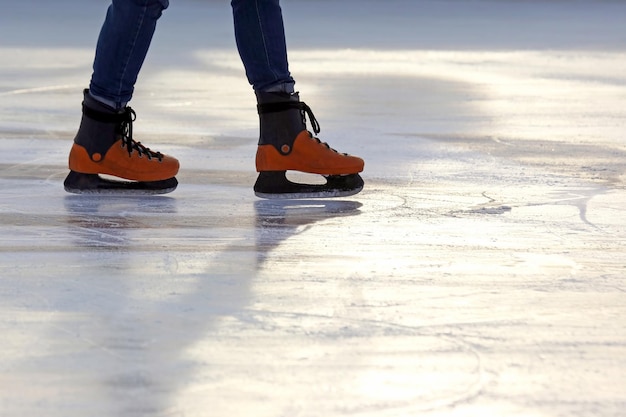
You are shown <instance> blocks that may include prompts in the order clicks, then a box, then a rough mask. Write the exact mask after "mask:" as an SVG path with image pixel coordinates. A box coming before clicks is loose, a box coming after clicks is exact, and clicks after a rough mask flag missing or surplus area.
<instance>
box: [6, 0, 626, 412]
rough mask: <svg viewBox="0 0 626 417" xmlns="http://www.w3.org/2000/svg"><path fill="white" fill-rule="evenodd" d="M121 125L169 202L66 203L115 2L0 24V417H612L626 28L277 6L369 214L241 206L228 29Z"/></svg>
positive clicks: (207, 17) (304, 204)
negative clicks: (161, 155)
mask: <svg viewBox="0 0 626 417" xmlns="http://www.w3.org/2000/svg"><path fill="white" fill-rule="evenodd" d="M171 3H172V4H171V6H170V8H169V9H168V10H167V11H166V12H165V14H164V16H163V19H162V21H161V22H160V24H159V30H158V32H157V35H156V36H155V39H154V43H153V49H152V50H151V52H150V55H149V58H148V60H147V61H146V64H145V66H144V70H143V72H142V74H141V77H140V81H139V83H138V85H137V89H136V95H135V98H134V100H133V101H132V103H131V105H132V106H133V107H134V108H135V110H136V111H137V113H138V116H139V119H138V121H137V122H136V124H135V135H136V137H137V139H139V140H141V141H142V142H143V143H145V144H146V145H148V146H150V147H151V148H154V149H158V150H161V151H163V152H168V153H171V154H173V155H174V156H176V157H178V158H179V159H180V160H181V164H182V170H181V172H180V175H179V177H178V178H179V180H180V183H181V184H180V186H179V188H178V189H177V190H176V191H175V192H174V193H172V194H170V195H167V196H162V197H151V198H145V197H137V198H99V197H85V196H75V195H69V194H66V193H65V192H64V191H63V186H62V181H63V179H64V177H65V175H66V174H67V168H66V164H67V154H68V151H69V147H70V146H71V142H72V138H73V135H74V133H75V131H76V128H77V126H78V122H79V120H80V101H81V90H82V89H83V88H84V87H86V86H87V83H88V81H89V76H90V67H91V61H92V58H93V52H94V44H95V41H96V38H97V35H98V31H99V28H100V25H101V22H102V19H103V17H104V13H105V9H106V6H107V2H106V1H104V0H102V1H85V0H56V1H41V0H20V1H9V0H2V1H1V5H2V13H0V146H1V152H0V187H1V188H0V190H1V191H0V219H1V220H0V335H1V339H0V341H1V342H0V416H2V417H41V416H46V417H79V416H80V417H84V416H98V417H100V416H103V417H109V416H111V417H113V416H116V417H118V416H124V417H126V416H128V417H136V416H156V417H165V416H167V417H170V416H171V417H196V416H203V417H204V416H216V417H236V416H246V417H250V416H254V417H264V416H271V417H274V416H288V417H296V416H304V417H312V416H323V417H334V416H358V417H370V416H376V417H378V416H381V417H383V416H384V417H391V416H394V417H395V416H399V417H413V416H480V417H484V416H519V417H521V416H525V417H526V416H568V417H570V416H590V417H591V416H593V417H597V416H623V415H625V414H626V296H625V294H624V292H625V290H626V284H625V282H624V277H625V275H626V216H625V208H626V188H625V184H626V174H625V172H626V143H625V135H626V29H625V26H624V23H625V22H626V2H622V1H591V0H589V1H584V0H581V1H573V0H572V1H556V0H554V1H522V0H520V1H513V0H510V1H487V0H467V1H461V0H438V1H434V0H433V1H425V0H404V1H403V0H384V1H383V0H380V1H373V0H370V1H367V0H358V1H357V0H341V1H323V0H308V1H306V0H300V1H296V0H293V1H287V0H285V1H284V2H283V9H284V14H285V19H286V30H287V36H288V41H289V51H290V55H289V56H290V62H291V70H292V72H293V74H294V76H295V78H296V80H297V82H298V83H297V89H298V90H299V91H300V93H301V97H302V99H303V100H304V101H305V102H307V104H309V105H310V106H311V107H312V108H313V111H314V112H315V115H316V116H317V118H318V120H319V121H320V123H321V127H322V132H321V134H320V137H321V138H322V139H323V140H325V141H328V142H329V143H330V144H331V145H332V146H333V147H335V148H337V149H339V150H341V151H345V152H349V153H352V154H356V155H359V156H362V157H364V159H365V160H366V169H365V172H364V174H363V176H364V179H365V181H366V188H365V189H364V191H363V192H362V193H361V194H359V195H357V196H354V197H351V198H345V199H340V200H324V201H288V202H275V201H267V200H260V199H257V198H256V197H254V195H253V193H252V184H253V182H254V180H255V177H256V173H255V170H254V152H255V149H256V140H257V115H256V112H255V102H254V95H253V93H252V91H251V88H250V87H249V86H248V84H247V82H246V80H245V77H244V73H243V69H242V66H241V63H240V62H239V58H238V56H237V53H236V50H235V46H234V40H233V34H232V27H231V20H232V18H231V15H230V10H229V4H228V1H219V2H218V1H198V0H195V1H192V0H174V1H172V2H171Z"/></svg>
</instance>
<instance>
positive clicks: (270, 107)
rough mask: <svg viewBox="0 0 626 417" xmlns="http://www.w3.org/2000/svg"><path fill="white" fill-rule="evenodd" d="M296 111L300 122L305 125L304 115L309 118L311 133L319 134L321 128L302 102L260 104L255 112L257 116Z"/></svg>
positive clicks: (309, 109) (311, 112) (308, 108)
mask: <svg viewBox="0 0 626 417" xmlns="http://www.w3.org/2000/svg"><path fill="white" fill-rule="evenodd" d="M292 109H297V110H300V112H301V113H302V121H303V123H304V124H305V125H306V115H308V116H309V120H310V121H311V126H312V127H313V132H314V133H315V134H318V133H320V131H321V128H320V124H319V122H318V121H317V119H316V118H315V115H314V114H313V110H311V108H310V107H309V106H308V105H307V104H306V103H304V102H303V101H280V102H276V103H260V104H257V111H258V112H259V114H266V113H278V112H281V111H286V110H292Z"/></svg>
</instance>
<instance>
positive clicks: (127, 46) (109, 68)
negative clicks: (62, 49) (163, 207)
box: [65, 0, 179, 194]
mask: <svg viewBox="0 0 626 417" xmlns="http://www.w3.org/2000/svg"><path fill="white" fill-rule="evenodd" d="M168 4H169V3H168V0H113V1H112V4H111V6H110V7H109V9H108V12H107V17H106V20H105V22H104V25H103V27H102V30H101V32H100V37H99V38H98V45H97V49H96V57H95V60H94V66H93V69H94V71H93V74H92V79H91V83H90V88H89V89H88V90H85V91H84V99H83V117H82V119H81V123H80V128H79V129H78V132H77V134H76V136H75V137H74V144H73V146H72V149H71V151H70V156H69V168H70V174H69V175H68V176H67V178H66V179H65V189H66V190H67V191H69V192H73V193H97V192H116V193H118V192H131V193H142V192H143V193H149V194H157V193H165V192H170V191H172V190H174V188H176V185H177V181H176V179H175V178H174V176H175V175H176V174H177V173H178V168H179V164H178V161H177V160H176V159H175V158H172V157H170V156H167V155H163V154H161V153H160V152H154V151H152V150H150V149H148V148H146V147H145V146H143V145H141V144H140V143H139V142H136V141H135V140H134V139H133V128H132V126H133V121H134V120H135V112H134V111H133V110H132V109H131V108H130V107H127V106H126V104H127V103H128V101H130V99H131V97H132V94H133V90H134V85H135V82H136V81H137V75H138V74H139V70H140V69H141V66H142V64H143V62H144V59H145V57H146V54H147V52H148V48H149V46H150V42H151V40H152V35H153V34H154V30H155V28H156V21H157V20H158V19H159V17H160V16H161V13H162V11H163V10H164V9H165V8H167V6H168ZM99 174H107V175H112V176H115V177H119V178H124V179H128V180H131V181H133V182H132V183H129V182H115V181H111V180H106V179H103V178H101V177H100V176H99Z"/></svg>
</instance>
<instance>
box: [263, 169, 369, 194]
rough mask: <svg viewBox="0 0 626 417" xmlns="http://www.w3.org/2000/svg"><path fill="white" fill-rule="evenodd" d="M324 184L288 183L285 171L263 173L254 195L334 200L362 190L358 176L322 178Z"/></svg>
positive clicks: (361, 183)
mask: <svg viewBox="0 0 626 417" xmlns="http://www.w3.org/2000/svg"><path fill="white" fill-rule="evenodd" d="M324 178H325V179H326V183H325V184H300V183H296V182H292V181H289V180H288V179H287V176H286V172H285V171H264V172H260V173H259V177H258V178H257V180H256V183H255V184H254V194H255V195H256V196H257V197H260V198H267V199H294V200H295V199H303V198H336V197H348V196H351V195H355V194H358V193H359V192H361V190H362V189H363V178H361V176H360V175H359V174H350V175H330V176H324Z"/></svg>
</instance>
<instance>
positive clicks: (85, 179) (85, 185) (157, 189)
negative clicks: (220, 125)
mask: <svg viewBox="0 0 626 417" xmlns="http://www.w3.org/2000/svg"><path fill="white" fill-rule="evenodd" d="M63 186H64V188H65V191H67V192H68V193H73V194H106V195H156V194H167V193H170V192H172V191H174V190H175V189H176V187H177V186H178V180H176V178H173V177H172V178H168V179H166V180H162V181H121V180H120V181H117V180H109V179H106V178H102V177H101V176H99V175H98V174H82V173H80V172H75V171H70V173H69V174H68V176H67V177H66V178H65V181H64V183H63Z"/></svg>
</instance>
